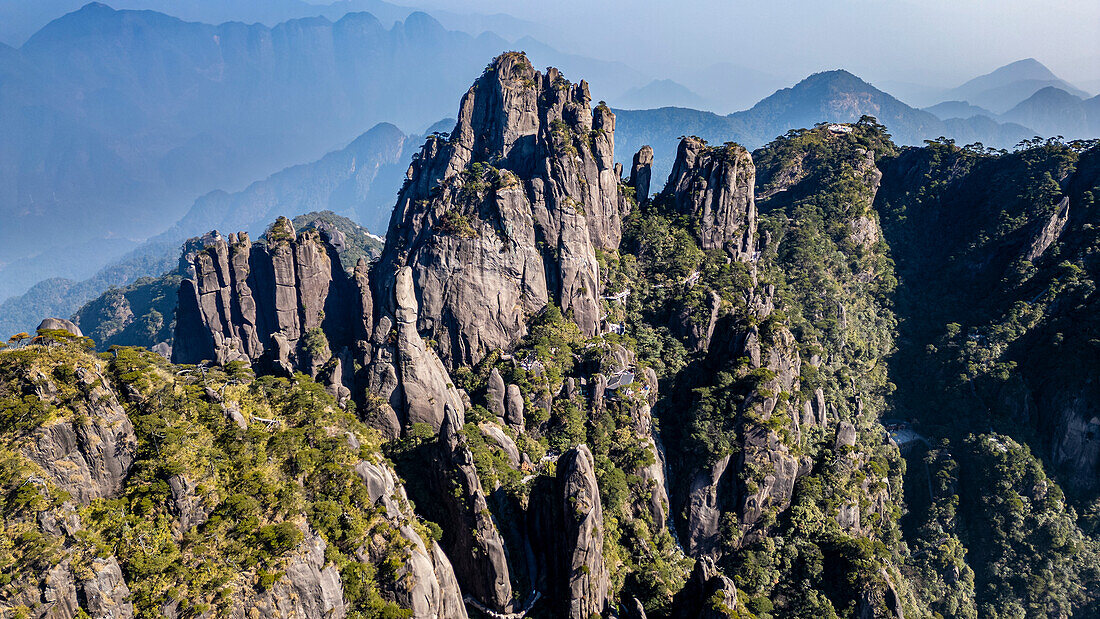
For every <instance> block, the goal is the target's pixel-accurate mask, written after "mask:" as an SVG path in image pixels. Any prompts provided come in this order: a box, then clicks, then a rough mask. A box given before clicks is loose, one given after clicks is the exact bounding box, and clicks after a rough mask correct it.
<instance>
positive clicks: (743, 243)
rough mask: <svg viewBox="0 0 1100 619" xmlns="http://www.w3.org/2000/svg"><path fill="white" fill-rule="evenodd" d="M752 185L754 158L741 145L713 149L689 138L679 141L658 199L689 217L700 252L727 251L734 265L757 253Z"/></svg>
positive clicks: (749, 258) (704, 143)
mask: <svg viewBox="0 0 1100 619" xmlns="http://www.w3.org/2000/svg"><path fill="white" fill-rule="evenodd" d="M755 182H756V168H755V167H754V166H753V163H752V155H750V154H749V152H748V151H747V150H745V149H744V148H742V147H741V146H738V145H736V144H732V143H730V144H726V145H724V146H715V147H711V146H707V143H706V142H704V141H703V140H701V139H699V138H696V137H687V138H684V139H683V140H681V141H680V147H679V148H678V149H677V152H676V162H675V163H674V164H673V166H672V173H671V174H670V175H669V177H668V185H666V187H665V190H664V192H663V194H662V196H661V198H660V199H661V200H664V201H665V202H666V204H667V205H668V206H669V207H670V208H671V209H673V210H674V211H675V212H677V213H680V214H682V215H686V216H688V217H690V218H691V221H692V222H693V225H694V226H695V237H696V239H697V240H698V241H699V245H700V246H701V247H702V248H703V249H725V250H726V251H727V252H729V253H730V255H731V256H733V257H734V258H736V259H738V260H751V259H752V257H753V253H754V252H755V250H756V240H755V236H756V204H755V201H754V196H753V194H754V191H755V189H754V184H755Z"/></svg>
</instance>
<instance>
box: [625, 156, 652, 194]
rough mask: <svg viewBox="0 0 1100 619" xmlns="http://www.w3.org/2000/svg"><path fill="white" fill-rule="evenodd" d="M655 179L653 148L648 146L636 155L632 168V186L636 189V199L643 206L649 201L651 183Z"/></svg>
mask: <svg viewBox="0 0 1100 619" xmlns="http://www.w3.org/2000/svg"><path fill="white" fill-rule="evenodd" d="M652 177H653V148H652V147H651V146H649V145H648V144H647V145H646V146H643V147H642V148H641V149H640V150H639V151H638V152H636V153H634V163H633V164H632V165H631V166H630V186H631V187H633V188H634V197H635V198H636V199H637V200H638V203H639V204H641V203H642V202H645V201H646V200H648V199H649V183H650V179H651V178H652Z"/></svg>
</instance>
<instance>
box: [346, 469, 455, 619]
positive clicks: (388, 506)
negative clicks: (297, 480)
mask: <svg viewBox="0 0 1100 619" xmlns="http://www.w3.org/2000/svg"><path fill="white" fill-rule="evenodd" d="M355 472H356V473H357V474H358V475H359V477H360V478H361V479H362V480H363V482H364V483H365V484H366V485H367V492H368V494H369V496H370V499H371V501H372V502H373V503H374V504H375V505H380V506H382V508H383V509H384V510H385V514H386V517H387V518H388V519H389V520H390V521H391V523H392V525H393V526H394V527H395V528H396V529H397V531H398V532H399V534H400V535H401V537H402V538H403V539H404V540H405V542H406V543H407V546H406V548H407V555H406V557H405V559H404V563H403V565H402V568H401V569H400V570H399V571H398V578H397V579H395V581H394V583H393V587H394V588H393V589H392V590H390V591H389V592H388V594H389V596H391V597H392V598H393V600H394V601H395V602H397V604H398V605H400V606H401V607H402V608H407V609H409V610H411V611H412V616H413V617H414V619H465V618H466V607H465V605H464V604H463V602H462V591H461V590H459V587H458V581H457V580H456V579H455V574H454V570H453V569H452V567H451V562H450V560H448V559H447V556H446V555H445V554H444V553H443V550H442V549H441V548H440V547H439V545H438V544H436V543H435V542H434V541H433V542H430V547H429V545H428V544H427V543H425V541H424V539H423V538H422V537H421V536H420V535H419V534H418V533H417V532H416V531H415V530H414V529H413V528H412V526H411V524H410V523H411V522H412V521H413V520H415V518H416V515H415V514H414V513H413V511H412V505H411V504H410V503H409V500H408V497H407V496H406V494H405V489H404V487H403V486H402V485H401V484H400V483H399V482H398V481H397V480H396V478H395V476H394V474H393V472H392V471H390V469H389V468H388V467H387V466H385V465H383V464H373V463H370V462H360V463H359V464H357V465H356V466H355ZM360 554H361V555H363V557H361V558H363V559H369V558H370V557H369V551H368V550H367V549H363V550H361V551H360Z"/></svg>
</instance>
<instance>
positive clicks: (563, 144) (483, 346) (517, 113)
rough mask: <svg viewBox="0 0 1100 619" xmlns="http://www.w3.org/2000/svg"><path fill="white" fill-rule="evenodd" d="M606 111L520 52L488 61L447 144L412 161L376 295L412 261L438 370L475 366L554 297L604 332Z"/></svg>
mask: <svg viewBox="0 0 1100 619" xmlns="http://www.w3.org/2000/svg"><path fill="white" fill-rule="evenodd" d="M614 132H615V116H614V114H612V113H611V110H610V109H608V108H607V106H605V105H602V104H601V105H597V106H596V107H595V109H592V107H591V96H590V95H589V92H588V85H587V84H585V83H584V82H581V83H580V84H571V83H570V82H569V81H567V80H566V79H565V78H563V77H562V76H561V74H560V73H558V72H557V70H555V69H549V70H547V72H546V73H545V74H542V73H540V72H538V71H535V70H534V68H533V67H532V66H531V63H530V62H528V60H527V58H526V57H525V56H524V55H523V54H518V53H508V54H504V55H502V56H500V57H498V58H497V59H495V60H494V61H493V63H492V64H491V65H490V66H489V68H488V69H487V70H486V72H485V73H484V74H483V75H482V76H481V77H480V78H479V79H478V80H477V82H476V83H475V84H474V85H473V87H471V88H470V90H469V91H468V92H467V93H466V96H465V97H463V99H462V105H461V108H460V110H459V114H458V122H457V124H456V125H455V128H454V130H453V131H452V132H451V134H450V136H449V137H448V138H442V137H439V136H433V137H431V138H429V139H428V141H427V142H426V143H425V144H424V147H423V148H422V149H421V151H420V153H419V155H418V156H417V158H416V159H415V160H414V161H413V163H412V165H411V166H410V168H409V173H408V177H407V181H406V183H405V186H404V187H403V188H402V191H401V193H400V195H399V196H398V202H397V206H396V208H395V209H394V213H393V217H392V219H391V220H390V227H389V231H388V232H387V235H386V247H385V249H384V250H383V253H382V257H381V259H380V260H379V262H378V264H377V265H376V267H375V269H376V270H375V273H376V276H375V282H374V286H375V294H374V297H375V298H377V299H390V298H393V297H392V294H391V291H392V290H393V287H394V286H395V283H396V282H395V276H396V273H398V272H399V270H400V269H401V268H402V267H409V268H411V269H412V282H413V289H414V292H415V297H416V300H417V302H418V304H419V307H420V310H421V311H420V317H419V321H418V323H417V328H418V330H419V331H420V332H421V333H423V334H424V335H425V337H428V338H430V339H432V340H434V341H435V342H437V344H438V348H437V350H438V352H439V356H440V358H441V359H442V360H443V362H444V364H445V365H446V366H447V367H450V368H453V367H457V366H459V365H472V364H475V363H477V362H478V361H480V360H481V359H482V358H483V357H484V355H485V354H487V353H488V352H489V351H491V350H494V349H498V348H508V347H510V346H511V345H513V344H514V343H515V342H516V341H518V340H519V339H520V338H522V337H523V336H524V335H525V334H526V325H527V322H528V320H529V319H530V318H531V317H532V316H533V315H534V314H536V313H537V312H539V311H541V310H542V308H543V307H545V306H546V305H547V304H548V303H556V304H558V305H560V306H561V307H562V309H563V310H565V311H566V312H570V313H571V315H572V316H573V319H574V320H575V321H576V323H577V324H578V326H580V328H581V330H582V332H584V333H585V334H588V335H594V334H596V333H597V332H598V331H599V328H600V313H601V312H600V307H601V305H600V298H599V294H600V281H599V266H598V263H597V261H596V257H595V252H596V250H597V249H614V248H617V247H618V244H619V239H620V237H621V209H620V196H619V178H618V175H617V173H616V171H615V164H614V148H615V139H614Z"/></svg>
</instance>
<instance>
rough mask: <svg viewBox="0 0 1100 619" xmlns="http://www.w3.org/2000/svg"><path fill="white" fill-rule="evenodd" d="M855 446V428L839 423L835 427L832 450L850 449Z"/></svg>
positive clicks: (848, 424)
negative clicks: (834, 439)
mask: <svg viewBox="0 0 1100 619" xmlns="http://www.w3.org/2000/svg"><path fill="white" fill-rule="evenodd" d="M855 444H856V428H855V426H853V425H852V424H851V423H849V422H847V421H841V422H840V423H839V424H837V427H836V442H835V443H834V445H833V448H834V449H840V448H841V447H852V446H854V445H855Z"/></svg>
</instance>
